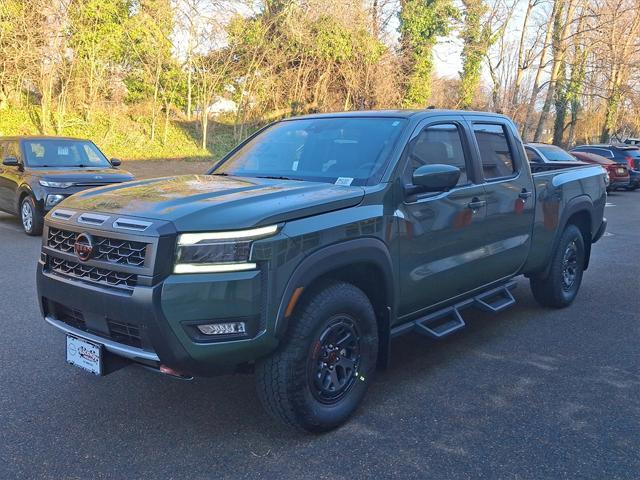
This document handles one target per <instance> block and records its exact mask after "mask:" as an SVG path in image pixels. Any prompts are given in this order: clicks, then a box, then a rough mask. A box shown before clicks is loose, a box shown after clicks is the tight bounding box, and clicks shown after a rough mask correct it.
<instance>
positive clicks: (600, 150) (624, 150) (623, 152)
mask: <svg viewBox="0 0 640 480" xmlns="http://www.w3.org/2000/svg"><path fill="white" fill-rule="evenodd" d="M574 152H588V153H595V154H596V155H600V156H602V157H605V158H608V159H609V160H613V161H614V162H617V163H625V164H626V165H627V167H628V168H629V176H630V180H629V185H628V186H627V187H625V188H626V189H627V190H635V189H636V188H638V187H640V147H638V146H636V145H627V144H624V143H618V144H598V145H580V146H577V147H575V148H572V149H571V153H574Z"/></svg>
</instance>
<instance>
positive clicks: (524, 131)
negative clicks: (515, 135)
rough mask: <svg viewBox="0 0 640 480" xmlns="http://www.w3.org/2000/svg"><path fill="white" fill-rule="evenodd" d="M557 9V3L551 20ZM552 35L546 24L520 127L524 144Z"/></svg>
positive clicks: (552, 11) (531, 120) (551, 23)
mask: <svg viewBox="0 0 640 480" xmlns="http://www.w3.org/2000/svg"><path fill="white" fill-rule="evenodd" d="M557 7H558V2H554V4H553V8H552V10H551V18H554V17H555V15H556V10H557ZM552 35H553V22H549V23H548V24H547V31H546V32H545V35H544V44H543V45H542V52H540V63H539V64H538V70H537V71H536V77H535V80H534V81H533V88H532V90H531V96H530V97H529V103H528V105H527V113H526V115H525V119H524V125H523V127H522V139H523V140H524V141H525V142H526V141H528V140H529V135H530V133H531V127H532V125H531V124H532V123H533V118H532V117H533V112H534V110H535V106H536V100H537V99H538V94H539V93H540V90H541V88H542V75H543V74H544V68H545V66H546V62H547V52H548V50H549V46H550V45H551V37H552Z"/></svg>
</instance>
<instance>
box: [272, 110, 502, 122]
mask: <svg viewBox="0 0 640 480" xmlns="http://www.w3.org/2000/svg"><path fill="white" fill-rule="evenodd" d="M436 115H482V116H492V117H498V118H507V119H508V118H509V117H507V116H506V115H503V114H501V113H493V112H478V111H472V110H447V109H438V108H427V109H424V110H355V111H350V112H329V113H312V114H309V115H299V116H296V117H291V118H288V119H285V120H291V119H300V118H336V117H394V118H414V117H420V118H422V117H429V116H436Z"/></svg>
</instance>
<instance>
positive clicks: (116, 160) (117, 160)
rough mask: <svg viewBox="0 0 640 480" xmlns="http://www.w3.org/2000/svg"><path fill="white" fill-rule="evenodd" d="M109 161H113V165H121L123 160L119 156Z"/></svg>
mask: <svg viewBox="0 0 640 480" xmlns="http://www.w3.org/2000/svg"><path fill="white" fill-rule="evenodd" d="M109 161H110V162H111V165H113V166H114V167H119V166H120V165H122V161H121V160H120V159H118V158H112V159H111V160H109Z"/></svg>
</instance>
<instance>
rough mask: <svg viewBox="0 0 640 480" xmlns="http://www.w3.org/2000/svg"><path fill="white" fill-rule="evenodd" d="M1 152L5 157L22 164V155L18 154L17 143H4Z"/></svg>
mask: <svg viewBox="0 0 640 480" xmlns="http://www.w3.org/2000/svg"><path fill="white" fill-rule="evenodd" d="M3 150H4V156H5V157H16V158H17V159H18V161H19V162H22V153H21V152H20V143H19V142H6V143H5V144H4V149H3Z"/></svg>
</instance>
